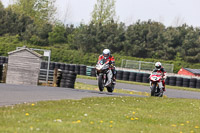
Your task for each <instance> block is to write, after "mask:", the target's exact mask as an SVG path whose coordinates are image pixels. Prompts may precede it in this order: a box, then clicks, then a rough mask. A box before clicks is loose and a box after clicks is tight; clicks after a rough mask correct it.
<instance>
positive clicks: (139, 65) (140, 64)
mask: <svg viewBox="0 0 200 133" xmlns="http://www.w3.org/2000/svg"><path fill="white" fill-rule="evenodd" d="M140 69H141V61H139V71H140Z"/></svg>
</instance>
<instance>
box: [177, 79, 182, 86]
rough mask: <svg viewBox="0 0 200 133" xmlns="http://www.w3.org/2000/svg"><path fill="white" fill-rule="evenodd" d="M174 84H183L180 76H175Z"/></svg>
mask: <svg viewBox="0 0 200 133" xmlns="http://www.w3.org/2000/svg"><path fill="white" fill-rule="evenodd" d="M176 86H183V78H182V77H177V78H176Z"/></svg>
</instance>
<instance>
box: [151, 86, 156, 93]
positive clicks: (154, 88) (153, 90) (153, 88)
mask: <svg viewBox="0 0 200 133" xmlns="http://www.w3.org/2000/svg"><path fill="white" fill-rule="evenodd" d="M155 91H156V84H153V86H152V88H151V96H156V92H155Z"/></svg>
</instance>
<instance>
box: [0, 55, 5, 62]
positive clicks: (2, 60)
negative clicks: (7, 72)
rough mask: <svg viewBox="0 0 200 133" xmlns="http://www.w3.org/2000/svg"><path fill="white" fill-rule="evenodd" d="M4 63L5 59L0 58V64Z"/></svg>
mask: <svg viewBox="0 0 200 133" xmlns="http://www.w3.org/2000/svg"><path fill="white" fill-rule="evenodd" d="M4 62H5V58H4V57H3V56H0V64H3V63H4Z"/></svg>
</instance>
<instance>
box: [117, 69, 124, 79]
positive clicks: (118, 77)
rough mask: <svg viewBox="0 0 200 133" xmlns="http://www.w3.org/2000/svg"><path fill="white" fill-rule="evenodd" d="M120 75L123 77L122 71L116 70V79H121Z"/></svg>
mask: <svg viewBox="0 0 200 133" xmlns="http://www.w3.org/2000/svg"><path fill="white" fill-rule="evenodd" d="M122 77H123V71H121V70H118V71H117V75H116V79H118V80H122Z"/></svg>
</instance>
